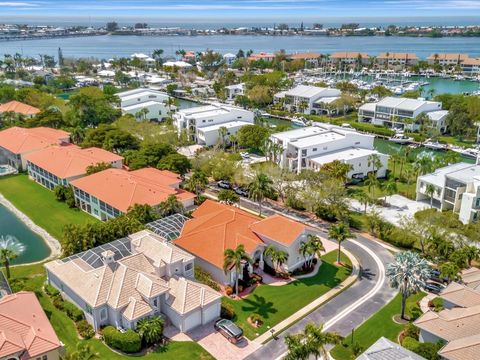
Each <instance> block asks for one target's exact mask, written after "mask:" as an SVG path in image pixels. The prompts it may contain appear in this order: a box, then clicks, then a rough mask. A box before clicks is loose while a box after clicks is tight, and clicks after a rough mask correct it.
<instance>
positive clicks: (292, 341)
mask: <svg viewBox="0 0 480 360" xmlns="http://www.w3.org/2000/svg"><path fill="white" fill-rule="evenodd" d="M285 344H286V345H287V349H288V351H287V355H285V357H284V359H285V360H308V358H309V357H310V352H309V350H308V347H307V344H306V343H305V341H304V338H303V336H302V334H295V335H287V336H286V337H285Z"/></svg>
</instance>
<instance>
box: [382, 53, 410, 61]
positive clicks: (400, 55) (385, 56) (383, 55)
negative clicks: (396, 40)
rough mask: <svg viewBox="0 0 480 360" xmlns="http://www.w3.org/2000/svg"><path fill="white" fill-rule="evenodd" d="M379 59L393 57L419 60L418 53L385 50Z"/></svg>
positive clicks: (395, 58) (394, 58) (393, 58)
mask: <svg viewBox="0 0 480 360" xmlns="http://www.w3.org/2000/svg"><path fill="white" fill-rule="evenodd" d="M377 58H378V59H392V60H397V59H398V60H403V59H407V60H417V59H418V57H417V54H415V53H395V52H389V53H386V52H383V53H381V54H380V55H378V56H377Z"/></svg>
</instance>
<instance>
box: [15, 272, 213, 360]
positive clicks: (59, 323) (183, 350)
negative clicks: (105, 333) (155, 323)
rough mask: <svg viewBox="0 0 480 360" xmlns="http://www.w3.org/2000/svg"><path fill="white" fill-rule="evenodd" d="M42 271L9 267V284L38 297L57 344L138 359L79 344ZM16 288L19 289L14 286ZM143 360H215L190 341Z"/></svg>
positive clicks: (96, 342) (98, 343)
mask: <svg viewBox="0 0 480 360" xmlns="http://www.w3.org/2000/svg"><path fill="white" fill-rule="evenodd" d="M45 280H46V277H45V270H44V269H43V264H35V265H25V266H15V267H12V277H11V279H10V282H11V284H12V287H13V290H14V291H16V290H20V289H17V288H16V287H15V284H20V283H21V284H22V285H23V288H24V289H26V290H29V291H34V290H35V291H36V292H37V295H39V301H40V304H41V305H42V308H43V310H44V311H45V313H46V314H47V316H48V318H49V320H50V323H51V324H52V326H53V328H54V329H55V332H56V333H57V335H58V337H59V339H60V341H62V342H63V343H64V344H65V347H66V348H67V350H71V349H74V348H75V347H76V345H77V343H79V342H85V343H88V344H89V345H91V346H92V348H93V350H94V351H95V352H98V353H99V354H100V358H101V359H115V360H116V359H118V360H121V359H125V358H127V359H138V356H123V355H120V354H117V353H115V352H113V351H111V350H110V349H109V348H108V347H107V346H106V345H104V344H103V343H102V342H101V341H100V340H98V339H90V340H80V339H79V338H78V336H77V332H76V328H75V324H74V323H73V321H72V320H71V319H70V318H69V317H68V316H67V315H66V314H65V313H64V312H63V311H60V310H59V309H57V308H56V307H55V306H54V305H53V303H52V301H51V299H50V297H49V296H47V295H46V294H45V293H44V292H43V291H42V287H43V284H44V283H45ZM17 286H18V285H17ZM142 358H144V359H149V360H156V359H162V360H163V359H175V360H189V359H200V360H212V359H214V358H213V357H212V356H211V355H210V354H209V353H208V352H207V351H205V350H204V349H203V348H202V347H201V346H200V345H198V344H197V343H195V342H191V341H181V342H178V341H172V342H170V343H169V344H168V345H167V346H165V347H163V348H159V349H157V350H156V351H154V352H152V353H149V354H147V355H145V356H142Z"/></svg>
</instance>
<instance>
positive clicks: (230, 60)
mask: <svg viewBox="0 0 480 360" xmlns="http://www.w3.org/2000/svg"><path fill="white" fill-rule="evenodd" d="M235 60H237V55H235V54H232V53H226V54H224V55H223V61H225V64H226V65H227V66H232V65H233V63H234V62H235Z"/></svg>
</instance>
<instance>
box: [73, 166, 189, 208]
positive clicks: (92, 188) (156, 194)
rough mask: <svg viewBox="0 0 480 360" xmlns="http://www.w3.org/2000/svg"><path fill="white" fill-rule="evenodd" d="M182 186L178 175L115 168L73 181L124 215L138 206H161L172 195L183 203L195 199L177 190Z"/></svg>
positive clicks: (162, 171)
mask: <svg viewBox="0 0 480 360" xmlns="http://www.w3.org/2000/svg"><path fill="white" fill-rule="evenodd" d="M179 183H180V179H179V177H178V175H177V174H174V173H172V172H171V171H167V170H157V169H154V168H145V169H140V170H135V171H127V170H123V169H113V168H112V169H107V170H104V171H100V172H98V173H95V174H92V175H89V176H85V177H83V178H80V179H77V180H74V181H72V182H71V184H72V185H73V186H75V187H76V188H79V189H81V190H83V191H85V192H86V193H88V194H90V195H93V196H95V197H96V198H98V199H100V200H102V201H103V202H105V203H107V204H109V205H110V206H112V207H114V208H116V209H118V210H120V211H122V212H124V213H125V212H127V210H128V208H129V207H130V206H132V205H135V204H142V205H143V204H148V205H151V206H155V205H158V204H160V203H161V202H163V201H165V200H167V198H168V197H169V196H170V195H175V196H176V197H177V199H178V200H179V201H180V202H183V201H186V200H189V199H193V198H194V197H195V195H194V194H192V193H190V192H188V191H184V190H181V189H176V188H174V186H176V185H177V184H179Z"/></svg>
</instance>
